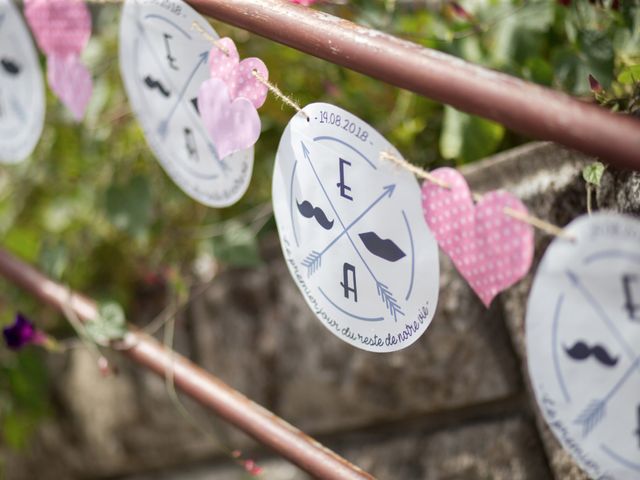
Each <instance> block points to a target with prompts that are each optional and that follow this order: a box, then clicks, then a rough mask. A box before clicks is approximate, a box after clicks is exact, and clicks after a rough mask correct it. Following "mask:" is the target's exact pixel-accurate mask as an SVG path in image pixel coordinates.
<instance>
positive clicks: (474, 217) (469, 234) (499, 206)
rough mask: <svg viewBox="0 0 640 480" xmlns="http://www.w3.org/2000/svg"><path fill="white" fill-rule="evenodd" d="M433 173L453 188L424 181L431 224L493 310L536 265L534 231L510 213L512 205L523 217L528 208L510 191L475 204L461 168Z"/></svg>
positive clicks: (424, 198)
mask: <svg viewBox="0 0 640 480" xmlns="http://www.w3.org/2000/svg"><path fill="white" fill-rule="evenodd" d="M432 175H434V176H435V177H437V178H438V179H440V180H442V181H444V182H446V183H447V184H448V185H449V186H450V187H451V188H450V189H447V188H443V187H440V186H438V185H435V184H433V183H430V182H424V184H423V185H422V209H423V212H424V217H425V220H426V221H427V224H428V225H429V227H430V228H431V231H432V232H433V234H434V235H435V237H436V240H437V241H438V244H439V245H440V248H442V250H444V252H445V253H446V254H447V255H448V256H449V257H450V258H451V260H452V261H453V263H454V265H455V266H456V268H457V269H458V271H459V272H460V274H461V275H462V276H463V277H464V278H465V279H466V280H467V281H468V282H469V285H470V286H471V288H473V290H474V291H475V292H476V293H477V294H478V296H479V297H480V299H481V300H482V302H483V303H484V304H485V306H487V307H488V306H489V305H490V304H491V301H492V300H493V299H494V297H495V296H496V295H497V294H498V293H500V292H501V291H502V290H505V289H507V288H508V287H510V286H511V285H513V284H514V283H516V282H517V281H518V280H520V279H521V278H522V277H523V276H524V275H525V274H526V273H527V272H528V271H529V268H530V267H531V261H532V259H533V228H532V227H531V226H530V225H527V224H526V223H522V222H520V221H518V220H516V219H514V218H512V217H510V216H508V215H506V214H505V213H504V209H505V208H506V207H508V208H511V209H513V210H516V211H519V212H522V213H527V208H526V207H525V206H524V205H523V204H522V202H521V201H520V200H519V199H518V198H517V197H515V196H514V195H512V194H510V193H508V192H505V191H493V192H489V193H487V194H486V195H484V196H483V197H482V199H481V200H480V201H479V202H478V204H477V205H474V204H473V199H472V197H471V192H470V191H469V187H468V185H467V182H466V181H465V179H464V177H463V176H462V175H461V174H460V173H459V172H458V171H457V170H454V169H452V168H439V169H437V170H434V171H433V172H432Z"/></svg>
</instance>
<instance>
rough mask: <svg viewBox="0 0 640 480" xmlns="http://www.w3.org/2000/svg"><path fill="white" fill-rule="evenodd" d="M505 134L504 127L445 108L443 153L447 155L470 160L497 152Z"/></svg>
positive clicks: (462, 160)
mask: <svg viewBox="0 0 640 480" xmlns="http://www.w3.org/2000/svg"><path fill="white" fill-rule="evenodd" d="M503 137H504V127H503V126H502V125H500V124H498V123H495V122H492V121H489V120H485V119H482V118H480V117H476V116H472V115H468V114H466V113H462V112H460V111H458V110H456V109H454V108H452V107H445V112H444V120H443V126H442V133H441V134H440V153H441V154H442V156H443V157H444V158H450V159H457V160H460V161H461V162H463V163H464V162H470V161H472V160H477V159H479V158H483V157H486V156H487V155H489V154H491V153H493V152H495V151H496V149H497V147H498V145H499V144H500V142H501V141H502V138H503Z"/></svg>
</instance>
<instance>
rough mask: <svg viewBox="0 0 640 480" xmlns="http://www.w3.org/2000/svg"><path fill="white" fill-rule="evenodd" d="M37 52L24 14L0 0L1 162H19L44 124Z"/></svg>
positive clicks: (35, 139)
mask: <svg viewBox="0 0 640 480" xmlns="http://www.w3.org/2000/svg"><path fill="white" fill-rule="evenodd" d="M44 112H45V103H44V84H43V82H42V73H41V71H40V62H39V61H38V54H37V52H36V49H35V47H34V45H33V41H32V40H31V36H30V35H29V31H28V30H27V27H26V25H25V24H24V21H23V20H22V17H21V16H20V13H19V12H18V10H17V9H16V8H15V7H14V5H13V4H12V2H11V1H10V0H0V162H3V163H16V162H19V161H21V160H24V159H25V158H26V157H28V156H29V155H30V154H31V152H33V149H34V148H35V146H36V144H37V143H38V140H39V139H40V134H41V133H42V126H43V124H44Z"/></svg>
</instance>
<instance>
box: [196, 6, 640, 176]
mask: <svg viewBox="0 0 640 480" xmlns="http://www.w3.org/2000/svg"><path fill="white" fill-rule="evenodd" d="M188 2H189V3H190V4H191V5H192V6H193V7H194V8H196V9H197V10H199V11H200V12H201V13H203V14H205V15H208V16H210V17H212V18H216V19H218V20H221V21H223V22H225V23H228V24H231V25H235V26H237V27H240V28H243V29H245V30H248V31H250V32H254V33H257V34H258V35H261V36H263V37H266V38H269V39H271V40H275V41H276V42H279V43H282V44H284V45H288V46H290V47H293V48H295V49H298V50H301V51H303V52H306V53H309V54H311V55H314V56H316V57H319V58H323V59H325V60H328V61H329V62H332V63H335V64H338V65H342V66H343V67H347V68H350V69H352V70H355V71H357V72H360V73H364V74H365V75H369V76H371V77H374V78H377V79H380V80H382V81H385V82H387V83H389V84H392V85H396V86H398V87H401V88H405V89H407V90H411V91H413V92H416V93H419V94H421V95H424V96H425V97H429V98H432V99H434V100H437V101H439V102H442V103H446V104H449V105H451V106H453V107H455V108H457V109H459V110H462V111H465V112H468V113H472V114H475V115H479V116H482V117H485V118H488V119H491V120H495V121H496V122H500V123H501V124H503V125H504V126H505V127H507V128H510V129H512V130H514V131H516V132H519V133H521V134H523V135H526V136H528V137H533V138H538V139H541V140H551V141H554V142H557V143H560V144H563V145H566V146H568V147H571V148H574V149H576V150H580V151H582V152H584V153H587V154H590V155H594V156H597V157H600V158H601V159H603V160H605V161H607V162H608V163H610V164H611V165H615V166H618V167H621V168H631V169H636V170H640V120H636V119H634V118H631V117H628V116H624V115H620V114H613V113H611V112H609V111H607V110H605V109H604V108H601V107H598V106H596V105H592V104H588V103H585V102H581V101H579V100H576V99H574V98H572V97H570V96H568V95H565V94H563V93H560V92H556V91H554V90H551V89H548V88H544V87H540V86H538V85H535V84H532V83H529V82H525V81H523V80H520V79H517V78H515V77H512V76H509V75H505V74H502V73H498V72H495V71H493V70H489V69H487V68H484V67H480V66H477V65H474V64H471V63H468V62H466V61H464V60H461V59H459V58H456V57H453V56H451V55H447V54H445V53H442V52H439V51H436V50H432V49H429V48H424V47H422V46H420V45H417V44H415V43H411V42H408V41H404V40H400V39H398V38H396V37H393V36H391V35H387V34H384V33H381V32H378V31H376V30H372V29H369V28H365V27H361V26H359V25H356V24H354V23H352V22H349V21H347V20H343V19H340V18H337V17H334V16H332V15H329V14H326V13H323V12H319V11H317V10H314V9H311V8H306V7H301V6H298V5H294V4H292V3H291V2H290V1H289V0H233V1H229V0H188Z"/></svg>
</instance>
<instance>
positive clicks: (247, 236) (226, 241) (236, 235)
mask: <svg viewBox="0 0 640 480" xmlns="http://www.w3.org/2000/svg"><path fill="white" fill-rule="evenodd" d="M212 243H213V254H214V256H215V257H216V258H217V259H219V260H220V261H221V262H223V263H228V264H231V265H237V266H241V267H253V266H256V265H259V264H260V254H259V252H258V242H257V240H256V236H255V234H254V233H253V231H252V230H251V229H250V228H248V227H246V226H245V225H243V224H242V223H238V222H229V224H228V226H227V228H226V229H225V231H224V233H223V234H222V235H221V236H219V237H215V238H214V239H213V240H212Z"/></svg>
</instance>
